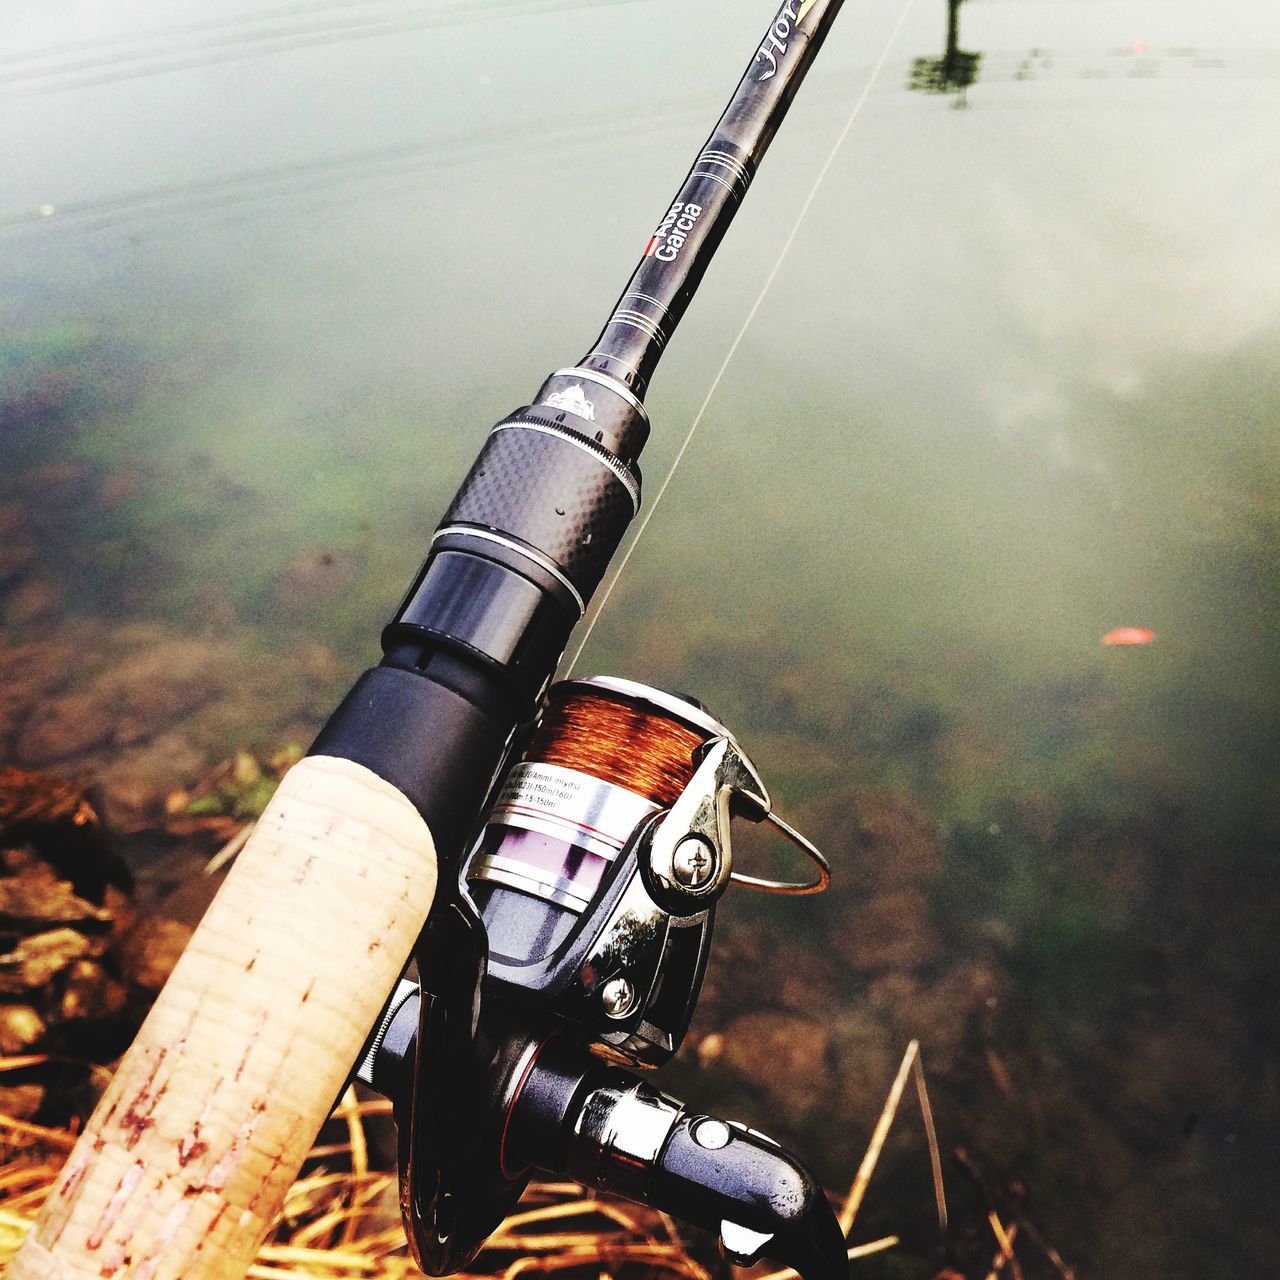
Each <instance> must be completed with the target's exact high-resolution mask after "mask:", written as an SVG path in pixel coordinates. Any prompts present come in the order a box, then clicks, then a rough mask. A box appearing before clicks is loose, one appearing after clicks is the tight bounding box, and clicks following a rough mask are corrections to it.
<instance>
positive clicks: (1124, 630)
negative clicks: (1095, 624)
mask: <svg viewBox="0 0 1280 1280" xmlns="http://www.w3.org/2000/svg"><path fill="white" fill-rule="evenodd" d="M1155 638H1156V633H1155V632H1154V631H1150V630H1148V629H1147V628H1146V627H1116V628H1115V629H1114V630H1112V631H1108V632H1107V634H1106V635H1105V636H1103V637H1102V643H1103V644H1150V643H1151V642H1152V641H1153V640H1154V639H1155Z"/></svg>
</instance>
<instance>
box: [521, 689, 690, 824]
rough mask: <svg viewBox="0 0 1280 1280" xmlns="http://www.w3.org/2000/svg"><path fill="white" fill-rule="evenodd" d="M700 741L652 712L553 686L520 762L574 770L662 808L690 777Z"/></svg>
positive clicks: (621, 702) (687, 728) (676, 724)
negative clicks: (537, 762) (599, 779)
mask: <svg viewBox="0 0 1280 1280" xmlns="http://www.w3.org/2000/svg"><path fill="white" fill-rule="evenodd" d="M704 741H706V738H705V735H703V734H699V733H698V732H697V731H696V730H694V729H691V728H689V727H688V726H687V725H683V724H680V723H679V722H678V721H676V720H671V719H668V718H667V717H666V716H663V715H662V714H661V713H660V712H658V711H656V710H655V709H654V708H653V707H649V706H640V705H637V704H635V703H632V702H624V701H621V700H620V699H617V698H613V697H609V696H608V695H606V694H602V693H599V692H595V691H587V690H583V689H581V688H569V689H563V688H559V687H555V686H553V687H552V689H551V692H550V697H549V701H548V705H547V707H546V710H545V711H544V712H543V714H542V720H541V722H540V723H539V725H538V728H537V730H536V731H535V732H534V735H533V740H532V741H531V742H530V743H529V749H528V750H527V751H526V752H525V759H526V760H539V761H541V762H543V763H544V764H554V765H560V766H562V767H563V768H566V769H577V770H579V771H581V772H582V773H588V774H591V775H592V776H593V777H596V778H601V779H603V780H604V781H605V782H612V783H614V784H615V785H616V786H619V787H626V788H627V790H628V791H634V792H636V793H638V794H639V795H642V796H644V797H645V798H646V799H649V800H652V801H653V803H654V804H659V805H662V806H663V807H664V808H667V807H669V806H670V805H672V804H674V803H675V802H676V800H677V799H678V798H679V796H680V793H681V792H682V791H683V790H684V789H685V787H686V786H687V785H688V784H689V780H690V779H691V778H692V777H693V771H694V764H693V753H694V751H695V749H696V748H698V747H699V746H701V745H702V743H703V742H704Z"/></svg>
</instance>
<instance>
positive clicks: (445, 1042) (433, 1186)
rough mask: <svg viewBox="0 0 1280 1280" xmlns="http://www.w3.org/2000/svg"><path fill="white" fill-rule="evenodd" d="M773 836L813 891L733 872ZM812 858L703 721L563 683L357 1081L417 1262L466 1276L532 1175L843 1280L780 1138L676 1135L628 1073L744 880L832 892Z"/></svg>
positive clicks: (674, 1111) (678, 1031)
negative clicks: (790, 851) (749, 849)
mask: <svg viewBox="0 0 1280 1280" xmlns="http://www.w3.org/2000/svg"><path fill="white" fill-rule="evenodd" d="M735 815H741V816H745V817H747V818H749V819H751V820H754V821H757V822H760V821H768V822H771V823H773V824H774V825H776V826H777V827H778V829H779V830H780V831H781V832H782V833H783V834H784V835H786V837H787V838H788V839H791V840H792V841H793V842H795V843H797V844H798V845H799V846H800V847H801V848H802V849H803V850H804V852H805V853H806V854H807V855H808V856H809V857H810V858H811V859H812V860H813V863H814V866H815V868H816V872H817V874H816V876H815V877H814V878H813V879H811V880H809V881H804V882H795V883H791V882H777V881H769V880H760V879H757V878H755V877H748V876H743V875H741V874H739V873H736V872H735V871H734V870H733V858H732V847H731V843H730V835H729V824H730V820H731V817H733V816H735ZM828 874H829V873H828V869H827V865H826V862H825V860H824V859H823V857H822V855H821V854H820V853H819V852H818V851H817V850H816V849H815V848H813V846H812V845H811V844H810V843H809V842H808V841H807V840H805V839H804V837H802V836H800V835H799V834H798V833H796V832H795V831H793V830H792V828H790V827H789V826H787V825H786V824H785V823H783V822H782V821H781V820H780V819H778V818H777V817H776V815H774V814H773V812H772V808H771V804H770V800H769V796H768V792H767V791H766V789H765V787H764V783H763V781H762V780H761V778H760V776H759V773H758V772H757V770H756V769H755V766H754V765H752V763H751V761H750V760H749V758H748V757H747V756H746V754H745V752H743V751H742V749H741V747H740V746H739V745H738V744H737V742H736V741H735V739H734V738H733V736H732V734H730V733H729V731H728V730H727V729H726V728H725V727H724V726H723V725H721V724H720V723H719V722H718V721H717V720H715V719H714V717H712V716H711V715H710V714H709V713H708V712H707V711H706V710H705V709H704V708H703V707H701V706H700V705H699V704H697V703H694V702H691V701H689V700H686V699H683V698H679V697H675V696H674V695H671V694H668V693H665V692H663V691H661V690H657V689H651V688H649V687H647V686H644V685H639V684H635V683H633V682H630V681H624V680H614V679H592V680H571V681H564V682H562V683H560V684H558V685H553V686H552V687H551V689H550V690H549V691H548V695H547V699H546V702H545V705H544V709H543V712H542V714H541V717H540V718H539V721H538V723H537V725H536V726H535V728H534V731H533V733H532V736H531V738H530V740H529V743H528V746H527V747H526V748H525V750H524V752H523V755H522V756H521V758H520V760H519V761H518V762H517V763H516V764H515V765H514V766H513V767H512V768H511V769H510V770H509V771H508V773H507V774H506V777H505V778H504V779H503V780H502V781H501V783H500V784H499V786H498V788H497V791H496V797H495V799H494V801H493V803H492V805H491V807H490V809H489V813H488V816H487V818H486V819H485V821H484V825H483V828H482V829H481V831H480V834H479V836H478V838H477V839H476V841H475V843H474V845H473V847H472V850H471V853H470V854H469V856H468V857H467V858H466V859H465V860H464V863H463V866H462V869H461V871H460V874H459V876H458V879H457V881H456V883H454V884H452V885H445V886H442V891H441V896H440V898H439V899H438V901H437V905H436V907H435V908H433V910H432V914H431V918H430V919H429V921H428V924H427V928H426V930H425V931H424V934H423V937H422V940H421V943H420V947H419V951H418V963H419V970H420V972H421V973H422V974H423V975H424V977H423V982H422V985H421V987H419V984H418V983H417V982H415V981H412V980H406V981H402V982H401V984H400V986H399V988H398V989H397V992H396V994H395V996H394V997H393V999H392V1001H391V1003H390V1005H389V1006H388V1009H387V1011H386V1013H385V1014H384V1016H383V1018H382V1019H381V1020H380V1023H379V1026H378V1028H377V1029H376V1030H375V1033H374V1035H373V1037H372V1040H371V1042H370V1046H369V1048H368V1050H367V1052H366V1054H365V1055H364V1058H363V1061H362V1063H361V1066H360V1068H359V1070H358V1071H357V1076H358V1078H360V1079H362V1080H364V1082H365V1083H367V1084H369V1085H371V1086H372V1087H373V1088H375V1089H377V1090H378V1091H379V1092H381V1093H383V1094H384V1095H386V1096H388V1097H390V1098H391V1099H392V1100H393V1102H394V1104H395V1114H396V1123H397V1128H398V1132H399V1140H400V1180H401V1206H402V1210H403V1213H404V1218H405V1225H406V1233H407V1234H408V1236H409V1240H410V1243H411V1246H412V1248H413V1252H414V1256H415V1258H416V1259H417V1260H418V1262H419V1264H420V1265H421V1266H422V1267H423V1269H424V1270H426V1271H428V1272H429V1273H431V1274H436V1275H443V1274H448V1273H450V1272H453V1271H456V1270H459V1269H460V1268H462V1267H463V1266H465V1265H466V1264H467V1262H469V1261H470V1259H471V1258H472V1257H474V1255H475V1253H476V1252H477V1251H478V1249H479V1248H480V1246H481V1244H482V1243H483V1241H484V1239H485V1237H486V1236H488V1235H489V1234H490V1232H492V1231H493V1230H494V1229H495V1228H496V1227H497V1226H498V1225H499V1224H500V1223H501V1221H502V1219H503V1218H504V1217H505V1216H506V1214H507V1213H508V1212H510V1210H511V1209H512V1208H513V1207H514V1205H515V1202H516V1201H517V1200H518V1199H519V1196H520V1194H521V1192H522V1191H523V1190H524V1187H525V1185H526V1184H527V1182H528V1180H529V1178H530V1176H531V1175H532V1173H533V1172H535V1171H542V1172H545V1173H549V1174H553V1175H567V1176H570V1177H573V1178H575V1179H577V1180H579V1181H581V1182H583V1183H584V1184H586V1185H589V1186H594V1187H601V1188H605V1189H608V1190H612V1191H614V1192H616V1193H617V1194H620V1195H623V1196H626V1197H629V1198H631V1199H635V1200H640V1201H642V1202H645V1203H649V1204H652V1205H654V1206H655V1207H659V1208H662V1209H664V1210H666V1211H667V1212H670V1213H671V1214H673V1215H674V1216H676V1217H679V1218H683V1219H685V1220H686V1221H689V1222H692V1223H694V1224H696V1225H700V1226H703V1227H705V1228H707V1229H709V1230H712V1231H715V1232H717V1233H718V1234H719V1235H720V1237H721V1239H722V1242H723V1244H724V1247H725V1250H726V1253H727V1254H728V1255H729V1256H730V1257H731V1258H732V1259H733V1260H735V1261H739V1262H743V1263H747V1262H753V1261H755V1260H756V1259H757V1258H758V1257H760V1256H763V1255H768V1256H769V1257H772V1258H776V1259H777V1260H779V1261H781V1262H783V1263H785V1264H787V1265H791V1266H794V1267H796V1269H797V1270H799V1271H800V1272H801V1274H802V1275H804V1276H806V1277H810V1276H812V1277H815V1278H816V1277H832V1276H837V1275H839V1276H843V1275H844V1274H845V1267H846V1264H845V1253H844V1242H843V1237H842V1235H841V1233H840V1231H839V1228H838V1226H837V1225H836V1223H835V1218H834V1215H833V1214H832V1211H831V1209H830V1206H829V1205H828V1204H827V1201H826V1199H825V1197H824V1195H823V1194H822V1192H821V1189H820V1188H819V1187H818V1186H817V1184H816V1183H815V1182H814V1180H813V1178H812V1177H811V1175H809V1174H808V1172H807V1171H806V1170H805V1169H804V1167H803V1166H802V1165H801V1164H800V1163H799V1162H798V1161H797V1160H796V1159H795V1158H794V1157H793V1156H791V1155H789V1154H788V1153H787V1152H785V1151H783V1150H782V1148H781V1147H779V1146H778V1145H777V1144H776V1143H774V1142H773V1141H772V1140H771V1139H768V1138H766V1137H764V1136H763V1135H761V1134H758V1133H755V1132H754V1131H751V1130H747V1129H745V1128H744V1127H743V1126H741V1125H735V1124H726V1123H724V1122H722V1121H720V1120H717V1119H715V1118H713V1117H707V1116H690V1115H688V1114H686V1112H685V1110H684V1108H683V1106H682V1105H681V1104H680V1103H679V1102H677V1101H676V1100H675V1099H672V1098H669V1097H667V1096H666V1095H665V1094H662V1093H661V1092H659V1091H658V1090H656V1089H654V1088H652V1087H651V1086H650V1085H648V1084H647V1083H645V1082H644V1081H642V1080H641V1079H640V1078H638V1077H637V1076H635V1075H634V1074H632V1072H631V1071H629V1070H625V1069H624V1068H634V1067H639V1068H649V1067H655V1066H659V1065H661V1064H662V1063H663V1062H666V1061H667V1060H668V1059H669V1058H670V1057H671V1056H672V1055H673V1054H674V1053H675V1052H676V1051H677V1049H678V1048H679V1047H680V1044H681V1042H682V1040H683V1038H684V1035H685V1033H686V1031H687V1030H688V1027H689V1022H690V1019H691V1018H692V1016H693V1011H694V1007H695V1005H696V1003H697V997H698V994H699V991H700V989H701V985H702V978H703V974H704V971H705V968H706V963H707V957H708V955H709V951H710V945H711V935H712V928H713V924H714V918H715V907H716V903H717V901H718V900H719V898H720V896H721V894H723V892H724V891H725V889H726V888H727V887H728V886H729V884H730V883H731V882H732V881H734V880H740V881H742V882H744V883H746V884H747V885H749V886H752V887H756V888H762V889H767V890H772V891H774V892H784V893H813V892H818V891H820V890H821V889H823V888H825V887H826V883H827V880H828Z"/></svg>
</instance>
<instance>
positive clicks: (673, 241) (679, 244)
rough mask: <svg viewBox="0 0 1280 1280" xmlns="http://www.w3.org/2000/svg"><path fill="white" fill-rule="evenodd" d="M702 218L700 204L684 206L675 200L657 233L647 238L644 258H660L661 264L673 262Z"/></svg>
mask: <svg viewBox="0 0 1280 1280" xmlns="http://www.w3.org/2000/svg"><path fill="white" fill-rule="evenodd" d="M700 217H702V206H701V205H700V204H685V203H683V202H682V201H680V200H677V201H676V202H675V204H673V205H672V206H671V208H670V209H669V210H668V211H667V216H666V217H665V218H663V220H662V222H661V223H660V224H659V226H658V229H657V231H655V232H654V233H653V235H651V236H650V237H649V243H648V244H647V245H645V249H644V256H645V257H646V258H660V259H661V260H662V261H663V262H674V261H675V260H676V255H677V254H678V253H679V252H680V250H681V249H683V248H684V242H685V240H686V239H688V236H689V232H690V231H692V230H693V224H694V223H695V222H697V220H698V219H699V218H700Z"/></svg>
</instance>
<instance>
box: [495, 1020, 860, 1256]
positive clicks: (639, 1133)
mask: <svg viewBox="0 0 1280 1280" xmlns="http://www.w3.org/2000/svg"><path fill="white" fill-rule="evenodd" d="M500 1159H501V1163H502V1166H503V1168H504V1169H505V1170H507V1171H508V1176H510V1175H511V1173H512V1172H515V1171H523V1172H527V1171H528V1170H530V1169H540V1170H542V1171H543V1172H546V1173H549V1174H552V1175H554V1176H564V1175H566V1174H567V1175H568V1176H569V1177H571V1178H574V1179H575V1180H577V1181H579V1182H581V1183H583V1184H584V1185H585V1186H588V1187H597V1188H600V1189H603V1190H607V1191H611V1192H613V1193H614V1194H616V1195H620V1196H623V1197H625V1198H627V1199H630V1200H636V1201H639V1202H640V1203H642V1204H647V1205H651V1206H652V1207H653V1208H655V1209H660V1210H662V1211H664V1212H666V1213H669V1214H671V1216H672V1217H675V1218H678V1219H680V1220H682V1221H684V1222H688V1223H690V1224H691V1225H693V1226H696V1227H700V1228H702V1229H703V1230H705V1231H709V1232H711V1233H713V1234H716V1235H718V1236H719V1237H720V1242H721V1245H722V1247H723V1248H724V1251H725V1254H726V1255H727V1256H728V1258H729V1260H730V1261H732V1262H734V1263H736V1264H737V1265H739V1266H750V1265H752V1264H753V1263H755V1262H757V1261H759V1259H760V1258H762V1257H767V1258H770V1259H771V1260H773V1261H776V1262H779V1263H781V1264H783V1265H784V1266H788V1267H792V1268H793V1269H794V1270H796V1271H797V1272H798V1273H799V1274H800V1276H801V1277H803V1280H844V1278H845V1277H846V1276H847V1275H848V1255H847V1252H846V1245H845V1240H844V1233H843V1232H842V1231H841V1230H840V1225H839V1223H838V1221H837V1220H836V1215H835V1212H834V1210H833V1209H832V1208H831V1205H830V1203H829V1202H828V1200H827V1197H826V1195H825V1194H824V1192H823V1190H822V1188H821V1186H819V1184H818V1182H817V1180H816V1179H815V1178H814V1176H813V1175H812V1174H811V1173H810V1172H809V1170H808V1169H807V1168H805V1166H804V1165H803V1164H802V1163H801V1162H800V1160H799V1159H797V1157H795V1156H794V1155H792V1154H791V1152H789V1151H787V1150H785V1149H784V1148H783V1147H781V1146H780V1145H779V1144H778V1143H776V1142H774V1141H773V1139H772V1138H768V1137H766V1136H765V1135H764V1134H762V1133H757V1132H755V1131H754V1130H752V1129H748V1128H746V1127H745V1126H744V1125H740V1124H737V1123H736V1122H726V1121H723V1120H720V1119H717V1118H716V1117H715V1116H709V1115H691V1114H689V1113H688V1112H687V1111H686V1109H685V1107H684V1105H683V1103H681V1102H679V1101H677V1100H676V1099H675V1098H672V1097H670V1096H668V1095H667V1094H664V1093H661V1092H660V1091H659V1090H657V1089H655V1088H653V1087H652V1086H651V1085H649V1084H647V1083H646V1082H645V1081H643V1080H641V1079H640V1077H639V1076H636V1075H634V1074H632V1073H631V1072H629V1071H624V1070H622V1069H620V1068H617V1067H610V1066H605V1065H603V1064H602V1063H601V1062H600V1061H599V1059H597V1058H593V1057H591V1056H590V1055H589V1054H588V1053H586V1052H585V1050H583V1049H582V1048H581V1047H580V1046H578V1045H575V1044H572V1043H570V1042H568V1041H566V1040H565V1039H563V1038H561V1037H552V1038H551V1039H549V1040H547V1041H545V1042H544V1043H543V1044H542V1045H541V1046H540V1047H539V1049H538V1051H537V1053H536V1055H535V1056H534V1058H533V1060H532V1062H531V1063H529V1065H528V1066H527V1067H526V1069H525V1072H524V1077H523V1079H522V1080H521V1081H520V1083H519V1085H518V1087H517V1090H516V1092H515V1095H514V1098H513V1099H512V1101H511V1103H510V1104H509V1107H508V1110H507V1115H506V1120H505V1123H504V1125H503V1136H502V1145H501V1152H500Z"/></svg>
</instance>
